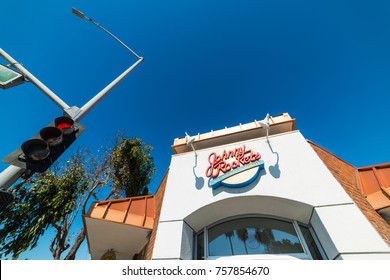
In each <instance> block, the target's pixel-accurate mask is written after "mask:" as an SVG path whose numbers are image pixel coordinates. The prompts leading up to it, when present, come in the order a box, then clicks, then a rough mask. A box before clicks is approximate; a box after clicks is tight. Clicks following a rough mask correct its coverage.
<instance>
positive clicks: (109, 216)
mask: <svg viewBox="0 0 390 280" xmlns="http://www.w3.org/2000/svg"><path fill="white" fill-rule="evenodd" d="M154 216H155V208H154V197H153V196H151V195H148V196H138V197H130V198H123V199H114V200H105V201H100V202H95V203H93V204H92V205H91V207H90V209H89V211H88V214H87V215H85V216H84V222H85V226H86V229H87V233H88V234H87V239H88V246H89V252H90V254H91V258H92V259H100V258H101V256H102V255H103V254H104V253H105V252H107V251H109V250H113V251H114V252H115V254H116V258H117V259H132V258H133V255H134V254H136V253H139V252H140V251H141V250H142V248H143V247H144V246H145V245H146V244H147V242H148V235H149V234H150V232H151V230H152V228H153V221H154Z"/></svg>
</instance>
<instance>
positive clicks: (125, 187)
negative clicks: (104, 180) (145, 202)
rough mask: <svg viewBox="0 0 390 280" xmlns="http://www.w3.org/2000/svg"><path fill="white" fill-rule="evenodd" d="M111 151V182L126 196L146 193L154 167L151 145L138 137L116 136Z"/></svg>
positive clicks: (152, 176) (153, 173)
mask: <svg viewBox="0 0 390 280" xmlns="http://www.w3.org/2000/svg"><path fill="white" fill-rule="evenodd" d="M118 141H119V142H117V143H119V144H117V145H116V146H115V148H114V149H113V151H112V153H111V165H112V183H113V186H115V187H117V188H118V189H119V190H120V192H123V193H124V195H125V196H126V197H130V196H135V195H140V194H143V195H145V194H148V192H149V190H148V185H149V183H150V181H151V180H153V178H154V175H155V172H156V169H155V167H154V162H153V158H152V157H151V151H152V149H153V148H152V146H149V145H145V144H144V143H143V142H142V140H141V139H139V138H129V139H126V138H122V137H121V136H119V137H118Z"/></svg>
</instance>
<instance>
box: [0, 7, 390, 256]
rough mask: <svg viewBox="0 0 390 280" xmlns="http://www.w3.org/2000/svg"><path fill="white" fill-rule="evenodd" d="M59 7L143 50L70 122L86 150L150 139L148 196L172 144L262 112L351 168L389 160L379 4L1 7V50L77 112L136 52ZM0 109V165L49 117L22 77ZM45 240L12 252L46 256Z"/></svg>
mask: <svg viewBox="0 0 390 280" xmlns="http://www.w3.org/2000/svg"><path fill="white" fill-rule="evenodd" d="M72 7H75V8H77V9H79V10H81V11H83V12H84V13H85V15H86V16H88V17H91V18H92V19H94V20H95V21H97V22H98V23H100V24H102V26H104V27H105V28H107V29H109V30H110V31H111V32H113V33H114V34H115V35H116V36H118V37H119V38H120V39H121V40H122V41H123V42H125V43H126V44H128V45H129V46H130V47H131V48H132V49H133V50H134V51H135V52H136V53H138V54H139V55H140V56H143V57H144V58H145V61H144V62H143V63H142V64H141V65H140V66H139V67H138V68H137V69H136V70H135V71H134V72H133V73H131V74H130V75H129V76H128V77H127V78H126V79H125V80H124V81H123V82H122V83H121V84H120V85H118V87H116V88H115V89H114V90H113V91H112V92H111V93H110V95H109V96H107V97H106V98H105V99H104V100H103V101H102V102H101V103H100V104H99V105H98V106H97V107H96V108H95V109H93V111H91V113H90V114H89V115H87V116H86V117H85V118H84V119H83V120H82V122H81V123H82V124H83V125H85V126H86V127H87V130H86V131H85V133H84V134H83V135H82V136H81V137H80V138H79V140H78V141H77V142H78V144H80V145H87V146H89V147H91V149H92V150H94V149H97V148H98V147H99V146H101V145H105V144H107V143H108V142H109V141H110V139H112V137H113V136H114V135H115V134H116V132H117V131H126V134H127V135H128V136H135V137H140V138H142V139H143V140H144V142H146V143H147V144H150V145H152V146H154V151H153V157H154V158H155V164H156V167H157V175H156V179H155V181H154V183H153V184H152V185H151V190H152V191H155V189H156V188H157V186H158V184H159V182H160V180H161V179H162V177H163V175H164V173H165V171H166V170H167V168H168V167H169V163H170V157H171V155H172V150H171V147H170V146H171V145H172V143H173V139H174V138H176V137H183V136H184V132H188V133H189V134H192V135H193V134H197V133H198V132H199V133H203V132H208V131H210V130H217V129H221V128H223V127H225V126H227V127H229V126H235V125H238V124H239V123H247V122H251V121H253V120H254V119H258V120H259V119H262V118H263V117H264V116H265V115H266V113H270V115H278V114H281V113H284V112H288V113H289V114H290V115H291V116H292V117H293V118H296V120H297V129H299V130H301V132H302V134H303V135H304V136H305V137H306V138H307V139H310V140H312V141H313V142H315V143H317V144H319V145H321V146H322V147H324V148H326V149H328V150H329V151H331V152H332V153H334V154H335V155H337V156H339V157H341V158H342V159H344V160H346V161H347V162H349V163H351V164H352V165H354V166H356V167H360V166H365V165H371V164H377V163H384V162H389V161H390V153H389V152H390V148H389V143H390V139H389V138H390V129H389V123H390V114H389V105H390V2H388V1H357V0H350V1H344V0H335V1H333V0H326V1H309V0H307V1H299V0H297V1H283V0H252V1H249V0H248V1H237V0H235V1H231V0H213V1H204V0H196V1H194V0H188V1H180V0H176V1H173V0H165V1H144V0H133V1H129V0H122V1H119V0H112V1H102V0H99V1H80V0H73V1H27V0H22V1H5V2H4V3H2V6H1V11H0V14H1V16H0V22H1V26H2V28H1V36H0V47H1V48H2V49H4V50H5V51H6V52H8V53H9V54H10V55H11V56H13V57H14V58H15V59H16V60H17V61H19V62H20V63H22V64H23V66H24V67H25V68H26V69H28V70H29V71H30V72H31V73H33V74H34V75H35V76H36V77H37V78H38V79H39V80H41V81H42V82H43V83H44V84H45V85H46V86H48V87H49V88H50V89H51V90H52V91H54V92H55V93H56V94H57V95H59V96H60V97H61V98H62V99H63V100H64V101H65V102H66V103H68V104H69V105H71V106H79V107H81V106H82V105H84V104H85V102H87V101H88V100H89V99H90V98H91V97H92V96H94V95H95V94H96V93H98V92H99V91H100V90H101V89H102V88H104V87H105V86H106V85H107V84H108V83H109V82H111V81H112V80H113V79H114V78H116V77H117V76H118V75H119V74H120V73H122V72H123V71H124V70H125V69H126V68H127V67H129V66H130V65H131V64H132V63H133V62H134V61H135V59H134V57H133V56H132V55H131V54H130V53H129V52H128V51H127V50H126V49H124V48H123V47H122V46H120V45H119V44H118V43H117V42H115V41H114V40H113V39H112V38H110V37H108V36H107V34H105V33H104V32H103V31H101V30H99V29H98V28H96V27H95V26H93V25H92V24H90V23H88V22H87V21H85V20H82V19H80V18H78V17H76V16H74V15H73V14H72V13H71V8H72ZM1 63H3V64H5V63H6V62H5V61H3V60H1ZM0 108H1V110H0V118H1V120H2V121H1V124H2V133H1V135H2V137H1V140H0V141H1V142H0V158H1V159H2V158H4V157H5V156H6V155H8V154H9V153H10V152H12V151H13V150H15V149H16V148H17V147H18V146H19V145H20V144H21V143H22V142H24V141H25V140H27V139H28V138H30V137H31V136H33V135H34V134H36V133H37V132H38V131H39V130H40V128H41V127H43V126H44V125H46V124H47V123H49V122H51V121H52V120H53V119H54V118H55V117H57V116H59V115H61V114H62V112H61V110H60V109H59V108H58V107H57V106H56V105H54V103H53V102H52V101H51V100H49V99H48V98H47V97H46V96H45V95H43V94H42V93H41V92H40V91H39V90H38V89H36V88H35V87H34V86H33V85H32V84H31V83H30V84H24V85H21V86H19V87H16V88H12V89H9V90H6V91H5V90H0ZM74 145H76V144H74ZM0 167H1V170H2V169H5V168H6V167H7V165H6V164H3V163H1V164H0ZM48 239H49V238H47V237H46V238H45V239H44V240H43V241H42V242H41V244H40V245H39V246H38V248H36V249H34V250H33V251H31V252H29V253H28V254H23V255H22V258H24V257H27V258H38V259H41V258H47V259H50V258H51V255H50V252H49V250H48V247H47V242H48V241H47V240H48ZM78 258H88V253H87V251H86V247H85V246H84V248H83V251H80V254H79V256H78Z"/></svg>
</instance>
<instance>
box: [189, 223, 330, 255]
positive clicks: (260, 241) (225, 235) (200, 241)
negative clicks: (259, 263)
mask: <svg viewBox="0 0 390 280" xmlns="http://www.w3.org/2000/svg"><path fill="white" fill-rule="evenodd" d="M196 243H197V246H196V248H197V252H196V258H197V259H217V258H224V257H233V256H234V257H237V256H239V257H238V258H241V257H244V256H246V257H248V258H264V257H267V258H280V257H294V258H300V259H323V258H324V254H323V253H322V252H321V251H320V250H321V249H320V246H318V242H316V239H315V236H314V233H313V231H312V230H311V229H310V227H308V226H307V225H302V224H298V223H297V222H296V221H290V220H282V219H278V218H269V217H241V218H235V219H230V220H227V221H226V220H225V221H222V222H219V223H217V224H213V225H211V226H209V227H206V228H204V229H203V230H202V231H201V232H200V233H199V234H198V235H197V238H196ZM265 255H266V256H265Z"/></svg>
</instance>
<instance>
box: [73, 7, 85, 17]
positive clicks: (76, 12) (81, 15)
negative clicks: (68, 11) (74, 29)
mask: <svg viewBox="0 0 390 280" xmlns="http://www.w3.org/2000/svg"><path fill="white" fill-rule="evenodd" d="M72 13H74V14H75V15H76V16H78V17H79V18H85V15H84V13H82V12H80V11H79V10H77V9H75V8H73V7H72Z"/></svg>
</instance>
